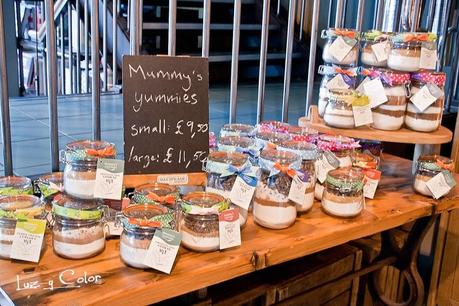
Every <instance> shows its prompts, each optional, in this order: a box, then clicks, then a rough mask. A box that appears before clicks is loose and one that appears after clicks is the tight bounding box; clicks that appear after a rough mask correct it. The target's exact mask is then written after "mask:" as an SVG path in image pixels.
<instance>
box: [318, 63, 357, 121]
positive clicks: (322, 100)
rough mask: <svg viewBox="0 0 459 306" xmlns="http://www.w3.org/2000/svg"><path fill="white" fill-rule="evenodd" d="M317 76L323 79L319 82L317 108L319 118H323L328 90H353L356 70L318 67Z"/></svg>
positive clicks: (327, 100)
mask: <svg viewBox="0 0 459 306" xmlns="http://www.w3.org/2000/svg"><path fill="white" fill-rule="evenodd" d="M319 74H321V75H323V77H322V81H321V82H320V88H319V101H318V103H317V107H318V110H319V116H320V117H323V116H324V113H325V108H326V107H327V104H328V102H329V98H330V90H340V89H354V88H355V86H356V76H357V68H351V67H338V66H326V65H320V66H319Z"/></svg>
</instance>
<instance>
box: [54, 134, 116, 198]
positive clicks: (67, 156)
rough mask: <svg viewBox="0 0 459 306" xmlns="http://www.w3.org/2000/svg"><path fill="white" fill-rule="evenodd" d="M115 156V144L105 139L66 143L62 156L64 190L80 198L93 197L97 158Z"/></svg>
mask: <svg viewBox="0 0 459 306" xmlns="http://www.w3.org/2000/svg"><path fill="white" fill-rule="evenodd" d="M115 156H116V150H115V146H114V145H113V144H111V143H108V142H105V141H92V140H80V141H74V142H71V143H69V144H67V146H66V148H65V151H64V152H63V157H62V161H63V162H64V163H65V168H64V190H65V192H66V193H67V194H69V195H71V196H74V197H77V198H80V199H93V198H94V187H95V182H96V169H97V160H98V159H99V158H115Z"/></svg>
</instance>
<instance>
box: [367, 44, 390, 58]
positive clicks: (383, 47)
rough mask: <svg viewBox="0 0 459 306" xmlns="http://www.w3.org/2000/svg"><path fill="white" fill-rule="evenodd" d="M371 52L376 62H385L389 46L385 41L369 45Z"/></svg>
mask: <svg viewBox="0 0 459 306" xmlns="http://www.w3.org/2000/svg"><path fill="white" fill-rule="evenodd" d="M371 50H373V53H374V55H375V57H376V60H377V61H378V62H384V61H387V58H388V57H389V51H390V45H389V43H388V42H387V41H384V42H380V43H377V44H373V45H371Z"/></svg>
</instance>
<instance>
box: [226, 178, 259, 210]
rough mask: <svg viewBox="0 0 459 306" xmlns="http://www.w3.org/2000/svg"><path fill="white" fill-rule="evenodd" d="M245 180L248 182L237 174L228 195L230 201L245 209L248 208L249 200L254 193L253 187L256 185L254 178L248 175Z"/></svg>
mask: <svg viewBox="0 0 459 306" xmlns="http://www.w3.org/2000/svg"><path fill="white" fill-rule="evenodd" d="M247 180H248V182H246V181H245V180H244V179H243V178H242V177H241V176H239V175H238V176H237V178H236V180H235V181H234V184H233V188H232V189H231V193H230V196H229V198H230V200H231V202H232V203H234V204H236V205H237V206H239V207H241V208H243V209H245V210H247V209H249V206H250V202H251V201H252V198H253V194H254V193H255V188H256V187H257V179H256V178H253V177H248V179H247Z"/></svg>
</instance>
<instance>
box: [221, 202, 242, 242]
mask: <svg viewBox="0 0 459 306" xmlns="http://www.w3.org/2000/svg"><path fill="white" fill-rule="evenodd" d="M218 229H219V236H220V250H223V249H228V248H232V247H235V246H239V245H241V224H240V222H239V210H238V209H237V208H233V209H227V210H225V211H223V212H221V213H220V214H218Z"/></svg>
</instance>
